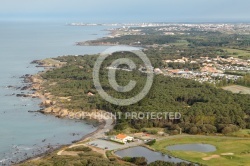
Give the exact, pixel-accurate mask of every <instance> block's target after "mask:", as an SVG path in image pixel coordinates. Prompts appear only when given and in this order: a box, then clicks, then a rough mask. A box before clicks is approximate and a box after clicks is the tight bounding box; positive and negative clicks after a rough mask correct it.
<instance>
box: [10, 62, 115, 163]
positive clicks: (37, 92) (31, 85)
mask: <svg viewBox="0 0 250 166" xmlns="http://www.w3.org/2000/svg"><path fill="white" fill-rule="evenodd" d="M49 60H50V61H51V59H49ZM52 61H53V64H51V63H48V62H46V61H44V60H42V61H40V60H34V61H32V62H31V63H32V64H38V65H37V66H36V67H42V68H44V69H48V70H50V69H51V68H57V67H62V66H63V65H64V64H65V63H62V62H59V61H56V60H52ZM21 78H22V79H23V82H24V83H26V84H27V85H25V86H24V87H21V88H20V89H23V90H30V91H32V93H28V94H25V93H23V92H22V93H21V94H16V96H17V97H32V98H39V99H41V101H42V102H41V104H40V107H41V109H40V110H37V111H29V112H30V113H33V112H40V113H42V114H50V115H53V116H56V117H58V118H68V117H69V115H70V114H71V113H72V112H71V111H69V110H67V109H65V108H62V107H60V106H59V105H57V101H56V100H55V98H56V97H55V96H53V95H52V94H50V93H43V92H42V91H43V90H44V87H43V83H44V82H45V80H43V79H42V77H41V75H40V73H38V74H36V75H28V74H26V75H24V76H22V77H21ZM9 88H15V87H12V86H9ZM95 111H96V112H99V113H103V112H105V111H102V110H95ZM110 119H113V117H110ZM110 119H103V118H101V117H98V116H94V114H93V116H89V117H86V119H84V120H87V121H88V120H92V123H93V121H94V122H97V123H98V125H97V129H96V130H95V131H93V132H91V133H89V134H87V135H85V136H84V137H82V138H81V139H80V140H75V141H72V144H74V143H78V142H82V141H86V140H88V139H91V137H94V136H95V135H98V134H100V133H104V132H103V131H105V127H106V124H107V123H106V122H108V120H110ZM77 120H79V119H77ZM112 127H113V123H112V124H110V122H109V126H108V128H112ZM65 146H69V145H61V146H59V147H57V148H53V147H52V148H50V149H49V150H47V151H45V152H43V153H41V154H39V155H35V156H33V157H31V158H28V159H25V160H23V161H21V162H19V163H17V165H18V164H22V163H25V162H28V161H30V160H34V159H37V158H41V157H44V156H46V155H48V154H50V153H52V152H54V151H57V150H60V149H61V148H63V147H65Z"/></svg>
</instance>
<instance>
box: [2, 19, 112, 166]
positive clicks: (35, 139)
mask: <svg viewBox="0 0 250 166" xmlns="http://www.w3.org/2000/svg"><path fill="white" fill-rule="evenodd" d="M107 28H109V27H102V26H95V27H73V26H67V25H66V23H64V22H0V80H1V81H0V165H4V164H6V165H10V164H11V163H12V162H18V161H21V160H24V159H26V158H28V157H31V156H33V155H36V154H39V153H42V152H43V151H44V150H48V149H49V148H50V147H57V146H59V145H64V144H69V143H71V142H72V141H74V140H78V139H80V138H82V137H83V136H84V135H86V134H88V133H90V132H92V131H94V130H95V129H96V128H95V127H93V126H92V125H89V124H87V123H86V122H85V121H80V122H77V121H74V120H67V119H58V118H55V117H54V116H50V115H43V114H40V113H29V112H28V111H29V110H31V111H36V110H39V109H40V108H39V106H38V105H39V103H40V102H41V101H40V100H39V99H32V98H18V97H16V96H15V95H14V94H19V93H21V91H20V90H17V89H15V88H7V86H10V85H11V86H14V87H22V86H24V83H23V82H22V79H21V78H20V77H21V76H22V75H25V74H34V73H37V72H38V71H40V70H42V69H41V68H36V67H35V66H34V65H31V64H30V62H31V61H32V60H36V59H44V58H48V57H57V56H61V55H69V54H70V55H83V54H94V53H99V52H101V51H103V50H105V49H106V48H107V47H91V46H81V47H80V46H75V42H77V41H85V40H91V39H96V38H100V37H103V36H105V35H106V34H107V33H108V32H107V31H104V30H105V29H107ZM73 133H76V134H73Z"/></svg>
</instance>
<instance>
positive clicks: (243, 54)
mask: <svg viewBox="0 0 250 166" xmlns="http://www.w3.org/2000/svg"><path fill="white" fill-rule="evenodd" d="M224 50H225V51H227V52H228V53H229V54H230V55H231V56H233V57H238V58H244V59H245V58H246V59H248V58H250V51H249V50H239V49H231V48H226V49H224Z"/></svg>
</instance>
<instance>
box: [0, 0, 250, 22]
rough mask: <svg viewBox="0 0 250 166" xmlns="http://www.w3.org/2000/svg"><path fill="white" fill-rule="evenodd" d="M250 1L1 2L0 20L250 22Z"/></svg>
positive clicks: (17, 0) (83, 0) (94, 0)
mask: <svg viewBox="0 0 250 166" xmlns="http://www.w3.org/2000/svg"><path fill="white" fill-rule="evenodd" d="M249 7H250V0H1V5H0V19H27V18H28V19H52V18H60V19H65V20H70V19H71V20H82V21H93V22H94V21H96V22H104V21H110V22H112V21H113V22H117V21H121V22H122V21H171V22H173V21H179V22H185V21H187V22H188V21H250V9H249Z"/></svg>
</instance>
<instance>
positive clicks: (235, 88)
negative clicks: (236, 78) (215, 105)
mask: <svg viewBox="0 0 250 166" xmlns="http://www.w3.org/2000/svg"><path fill="white" fill-rule="evenodd" d="M222 89H224V90H227V91H231V92H233V93H241V94H250V88H248V87H244V86H240V85H230V86H226V87H223V88H222Z"/></svg>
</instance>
